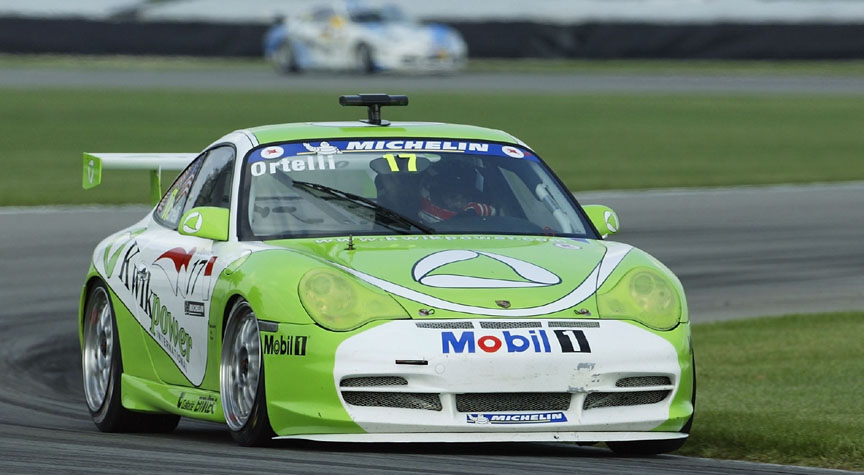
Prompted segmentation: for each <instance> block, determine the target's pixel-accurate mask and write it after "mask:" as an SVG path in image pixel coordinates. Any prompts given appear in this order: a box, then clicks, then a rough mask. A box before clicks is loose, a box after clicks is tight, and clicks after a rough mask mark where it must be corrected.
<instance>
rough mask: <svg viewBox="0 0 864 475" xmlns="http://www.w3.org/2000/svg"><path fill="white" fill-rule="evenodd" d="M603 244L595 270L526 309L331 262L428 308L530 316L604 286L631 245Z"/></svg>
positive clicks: (564, 306) (562, 307) (569, 304)
mask: <svg viewBox="0 0 864 475" xmlns="http://www.w3.org/2000/svg"><path fill="white" fill-rule="evenodd" d="M603 245H604V246H605V247H606V249H607V251H606V254H605V255H604V256H603V260H601V261H600V263H599V264H597V266H596V267H594V270H592V271H591V273H590V274H589V275H588V277H586V278H585V280H583V281H582V283H581V284H579V286H578V287H576V288H575V289H573V291H571V292H570V293H568V294H567V295H565V296H563V297H561V298H560V299H558V300H555V301H554V302H549V303H547V304H544V305H540V306H537V307H528V308H516V309H498V308H486V307H475V306H471V305H463V304H459V303H455V302H449V301H447V300H442V299H439V298H437V297H433V296H431V295H427V294H424V293H422V292H417V291H416V290H411V289H409V288H406V287H403V286H401V285H398V284H394V283H393V282H388V281H386V280H383V279H379V278H378V277H375V276H372V275H369V274H366V273H363V272H360V271H357V270H354V269H351V268H349V267H345V266H343V265H340V264H336V263H335V262H334V263H331V264H332V265H334V266H336V267H338V268H340V269H342V270H344V271H345V272H347V273H349V274H351V275H353V276H355V277H357V278H358V279H361V280H363V281H365V282H368V283H369V284H372V285H374V286H375V287H378V288H379V289H381V290H384V291H386V292H389V293H391V294H394V295H398V296H400V297H404V298H406V299H410V300H414V301H415V302H419V303H422V304H424V305H428V306H430V307H436V308H440V309H442V310H451V311H454V312H461V313H467V314H472V315H491V316H495V317H533V316H537V315H545V314H548V313H554V312H559V311H561V310H565V309H568V308H570V307H572V306H574V305H577V304H579V303H580V302H582V301H584V300H585V299H587V298H588V297H591V296H592V295H594V292H596V291H597V289H598V288H600V286H601V285H603V282H605V281H606V279H608V278H609V275H610V274H612V271H613V270H614V269H615V268H616V267H618V264H620V263H621V261H622V260H624V257H625V256H626V255H627V253H628V252H630V250H631V249H633V248H632V246H630V245H627V244H621V243H616V242H604V243H603Z"/></svg>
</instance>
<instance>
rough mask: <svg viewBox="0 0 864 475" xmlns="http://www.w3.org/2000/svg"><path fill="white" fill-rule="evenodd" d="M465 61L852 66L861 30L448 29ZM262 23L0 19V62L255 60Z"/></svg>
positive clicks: (472, 25) (518, 25)
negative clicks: (463, 45)
mask: <svg viewBox="0 0 864 475" xmlns="http://www.w3.org/2000/svg"><path fill="white" fill-rule="evenodd" d="M449 24H450V25H451V26H453V27H454V28H455V29H456V30H458V31H459V32H460V33H461V34H462V35H463V37H464V38H465V40H466V42H467V43H468V49H469V54H470V56H471V57H474V58H574V59H618V58H672V59H798V60H800V59H860V58H864V24H857V23H856V24H836V23H782V24H772V23H759V24H741V23H728V24H726V23H718V24H677V23H676V24H656V23H585V24H576V25H551V24H543V23H533V22H514V21H507V22H501V21H495V22H489V21H480V22H449ZM267 28H268V25H267V24H263V23H235V24H231V23H203V22H135V21H99V20H83V19H33V18H0V53H13V54H16V53H20V54H86V55H109V54H110V55H160V56H165V55H167V56H211V57H259V56H261V55H262V39H263V36H264V33H265V32H266V31H267Z"/></svg>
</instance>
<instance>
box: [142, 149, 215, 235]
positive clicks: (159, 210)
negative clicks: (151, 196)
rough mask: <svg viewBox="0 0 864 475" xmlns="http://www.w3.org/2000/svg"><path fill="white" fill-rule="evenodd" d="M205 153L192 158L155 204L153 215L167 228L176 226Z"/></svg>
mask: <svg viewBox="0 0 864 475" xmlns="http://www.w3.org/2000/svg"><path fill="white" fill-rule="evenodd" d="M206 155H207V154H206V153H204V154H201V155H199V156H198V158H196V159H195V160H193V161H192V163H191V164H189V166H188V167H186V169H185V170H183V172H182V173H180V175H179V176H178V177H177V179H176V180H174V184H172V185H171V187H170V188H168V191H167V192H165V195H164V196H163V197H162V200H161V201H159V204H158V205H156V210H155V211H153V217H154V218H155V219H156V221H157V222H158V223H160V224H162V225H163V226H167V227H169V228H175V229H176V228H177V223H179V222H180V217H181V216H182V211H183V207H184V205H185V204H186V199H187V198H188V197H189V190H190V189H191V188H192V180H194V179H195V176H196V175H197V174H198V170H200V169H201V164H203V163H204V158H205V156H206Z"/></svg>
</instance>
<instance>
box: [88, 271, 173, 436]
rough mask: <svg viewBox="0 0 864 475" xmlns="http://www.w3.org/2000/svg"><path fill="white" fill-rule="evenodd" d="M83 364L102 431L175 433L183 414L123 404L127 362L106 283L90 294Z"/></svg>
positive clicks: (95, 417) (92, 411) (91, 407)
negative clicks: (149, 411)
mask: <svg viewBox="0 0 864 475" xmlns="http://www.w3.org/2000/svg"><path fill="white" fill-rule="evenodd" d="M83 333H84V346H83V349H82V352H81V366H82V369H83V373H84V396H85V399H86V400H87V407H88V409H89V410H90V416H91V417H92V418H93V422H94V423H95V424H96V427H97V428H98V429H99V430H101V431H102V432H171V431H172V430H174V428H175V427H177V423H178V422H179V421H180V416H175V415H173V414H145V413H138V412H132V411H130V410H128V409H126V408H125V407H123V405H122V403H121V402H120V401H121V394H120V376H121V375H122V374H123V361H122V358H121V355H122V354H121V352H120V339H119V336H118V334H117V322H116V320H115V316H114V308H113V306H112V304H111V299H110V297H109V294H108V289H107V287H106V286H105V284H103V283H102V282H99V283H98V284H96V285H94V286H93V287H92V288H91V289H90V291H89V293H88V294H87V301H86V304H85V307H84V321H83Z"/></svg>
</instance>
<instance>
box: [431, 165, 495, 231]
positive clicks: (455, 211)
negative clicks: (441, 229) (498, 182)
mask: <svg viewBox="0 0 864 475" xmlns="http://www.w3.org/2000/svg"><path fill="white" fill-rule="evenodd" d="M483 184H484V180H483V175H482V174H481V173H480V171H479V170H477V169H476V168H474V167H473V166H471V165H469V164H466V163H460V162H457V161H455V160H448V161H447V162H444V163H442V162H439V163H437V164H436V166H434V167H430V169H429V170H428V172H427V173H426V174H425V176H424V177H423V180H421V182H420V212H419V216H420V218H421V219H423V220H424V221H426V222H429V223H436V222H440V221H446V220H448V219H451V218H453V217H455V216H457V215H476V216H494V215H495V214H496V210H495V207H494V206H492V205H490V204H488V203H484V202H483V195H484V193H483V191H484V190H483Z"/></svg>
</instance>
